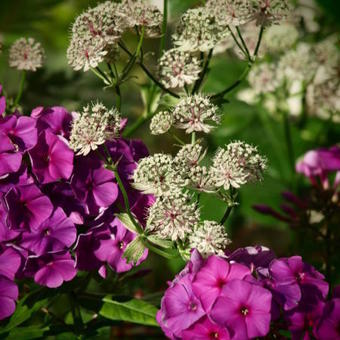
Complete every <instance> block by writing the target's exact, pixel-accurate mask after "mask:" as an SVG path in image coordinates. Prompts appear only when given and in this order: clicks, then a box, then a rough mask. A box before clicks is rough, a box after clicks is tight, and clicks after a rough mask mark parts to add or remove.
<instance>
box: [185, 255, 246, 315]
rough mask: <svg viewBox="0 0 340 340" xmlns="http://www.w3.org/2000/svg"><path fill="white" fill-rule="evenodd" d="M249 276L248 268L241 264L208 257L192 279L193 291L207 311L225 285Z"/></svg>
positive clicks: (216, 257)
mask: <svg viewBox="0 0 340 340" xmlns="http://www.w3.org/2000/svg"><path fill="white" fill-rule="evenodd" d="M250 274H251V272H250V270H249V268H248V267H246V266H244V265H242V264H238V263H229V262H228V261H227V260H225V259H223V258H221V257H218V256H210V257H209V258H208V259H207V261H206V262H205V264H204V265H203V266H202V268H201V269H200V270H199V272H198V273H197V274H196V276H195V278H194V279H193V284H192V286H193V291H194V292H195V294H196V295H197V296H198V297H199V298H200V299H201V301H202V305H203V306H204V309H205V310H206V311H209V310H210V309H211V307H212V305H213V303H214V302H215V300H216V298H217V297H218V296H219V295H220V293H221V291H222V289H223V287H224V286H225V285H226V284H227V283H229V282H231V281H232V280H235V279H239V280H242V279H244V278H245V277H246V276H247V275H250Z"/></svg>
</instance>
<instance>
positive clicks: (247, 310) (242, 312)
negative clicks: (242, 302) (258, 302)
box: [241, 306, 249, 316]
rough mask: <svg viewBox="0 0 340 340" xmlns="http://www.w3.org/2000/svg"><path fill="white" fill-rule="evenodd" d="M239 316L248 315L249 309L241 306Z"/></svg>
mask: <svg viewBox="0 0 340 340" xmlns="http://www.w3.org/2000/svg"><path fill="white" fill-rule="evenodd" d="M241 314H242V315H244V316H246V315H248V314H249V309H248V308H247V307H245V306H243V307H242V308H241Z"/></svg>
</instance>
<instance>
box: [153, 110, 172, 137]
mask: <svg viewBox="0 0 340 340" xmlns="http://www.w3.org/2000/svg"><path fill="white" fill-rule="evenodd" d="M173 122H174V119H173V116H172V113H171V112H169V111H161V112H158V113H157V114H156V115H155V116H153V117H152V119H151V123H150V131H151V133H152V134H153V135H162V134H163V133H166V132H167V131H169V130H170V128H171V126H172V124H173Z"/></svg>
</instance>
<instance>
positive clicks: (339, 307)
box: [316, 298, 340, 340]
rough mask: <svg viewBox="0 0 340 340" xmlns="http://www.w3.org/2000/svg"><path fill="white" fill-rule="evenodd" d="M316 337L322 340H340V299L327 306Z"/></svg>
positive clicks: (330, 302) (328, 303)
mask: <svg viewBox="0 0 340 340" xmlns="http://www.w3.org/2000/svg"><path fill="white" fill-rule="evenodd" d="M316 336H317V338H318V339H322V340H338V339H340V299H339V298H334V299H332V300H330V301H329V302H327V304H326V305H325V308H324V311H323V315H322V319H321V321H320V323H319V325H318V326H317V329H316Z"/></svg>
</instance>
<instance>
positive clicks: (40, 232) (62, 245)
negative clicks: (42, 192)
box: [20, 208, 77, 256]
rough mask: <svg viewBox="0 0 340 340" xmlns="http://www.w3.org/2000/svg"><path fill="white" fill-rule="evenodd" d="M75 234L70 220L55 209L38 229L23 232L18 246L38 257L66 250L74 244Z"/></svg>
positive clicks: (61, 211) (61, 210)
mask: <svg viewBox="0 0 340 340" xmlns="http://www.w3.org/2000/svg"><path fill="white" fill-rule="evenodd" d="M76 233H77V232H76V228H75V225H74V223H73V222H72V220H71V219H70V218H68V217H67V216H66V214H65V213H64V211H63V209H61V208H57V209H56V210H55V211H54V212H53V213H52V215H51V216H50V217H49V218H47V219H46V220H45V221H44V222H43V223H41V224H40V225H39V227H38V228H36V229H31V230H30V231H25V232H23V234H22V240H21V241H20V246H21V247H23V248H25V249H27V250H29V251H31V252H33V253H34V254H35V255H38V256H40V255H43V254H45V253H47V252H51V251H59V250H64V249H67V248H68V247H70V246H71V245H72V244H73V243H74V242H75V240H76Z"/></svg>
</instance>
